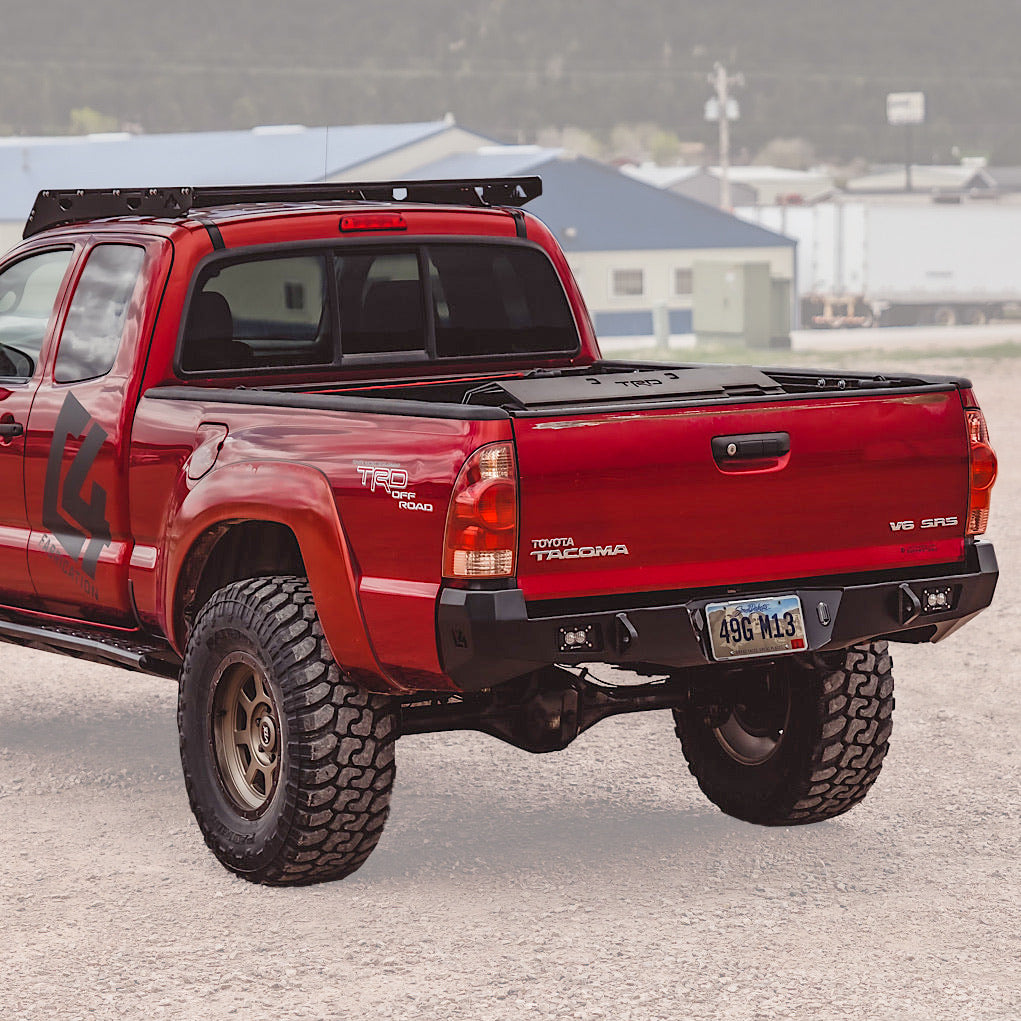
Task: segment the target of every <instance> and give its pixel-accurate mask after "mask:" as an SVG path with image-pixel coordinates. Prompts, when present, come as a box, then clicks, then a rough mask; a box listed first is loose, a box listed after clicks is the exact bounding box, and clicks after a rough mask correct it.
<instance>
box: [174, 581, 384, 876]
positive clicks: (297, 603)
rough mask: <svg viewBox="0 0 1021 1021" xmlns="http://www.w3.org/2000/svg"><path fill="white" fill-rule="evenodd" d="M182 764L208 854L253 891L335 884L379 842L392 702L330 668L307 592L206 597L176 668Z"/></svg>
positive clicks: (277, 589)
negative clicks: (178, 672) (254, 888)
mask: <svg viewBox="0 0 1021 1021" xmlns="http://www.w3.org/2000/svg"><path fill="white" fill-rule="evenodd" d="M177 719H178V726H179V730H180V744H181V764H182V767H183V769H184V779H185V784H186V786H187V790H188V798H189V801H190V802H191V807H192V811H193V812H194V813H195V818H196V820H197V821H198V824H199V828H200V829H201V831H202V835H203V836H204V837H205V841H206V844H207V845H208V846H209V848H210V849H211V850H212V852H213V854H215V855H216V857H217V858H219V860H220V861H221V862H222V863H223V865H225V866H226V867H227V868H228V869H230V870H231V871H233V872H236V873H237V874H238V875H240V876H243V877H244V878H245V879H248V880H250V881H252V882H257V883H266V884H272V885H293V884H302V883H314V882H322V881H325V880H331V879H342V878H343V877H344V876H347V875H350V874H351V873H352V872H354V871H355V870H356V869H357V868H358V867H359V866H360V865H361V864H362V863H363V862H364V861H365V859H366V858H368V856H369V854H370V853H371V852H372V850H373V848H374V847H375V846H376V843H377V842H378V840H379V838H380V835H381V833H382V831H383V824H384V822H385V821H386V817H387V813H388V811H389V806H390V790H391V787H392V786H393V779H394V741H395V737H396V720H395V717H394V713H393V709H392V705H391V702H390V700H389V699H388V698H386V697H385V696H382V695H376V694H371V693H369V692H366V691H363V690H361V689H359V688H357V687H356V686H355V685H353V684H352V683H350V681H349V680H347V679H346V678H345V676H344V674H343V672H342V671H341V669H340V668H339V667H338V665H337V663H336V662H335V661H334V659H333V656H332V654H331V652H330V649H329V647H328V646H327V644H326V640H325V638H324V637H323V632H322V629H321V628H320V626H319V618H318V616H317V614H316V609H315V604H314V603H313V601H312V594H311V592H310V591H309V588H308V585H307V583H306V582H305V580H304V579H301V578H291V577H272V578H255V579H250V580H247V581H241V582H237V583H235V584H232V585H228V586H226V587H225V588H222V589H220V590H219V591H218V592H215V593H214V594H213V595H212V597H211V598H210V599H209V602H208V603H206V605H205V606H204V607H203V608H202V610H201V611H200V612H199V614H198V617H197V619H196V621H195V627H194V628H193V629H192V633H191V637H190V639H189V641H188V647H187V651H186V654H185V658H184V664H183V666H182V669H181V684H180V696H179V701H178V711H177Z"/></svg>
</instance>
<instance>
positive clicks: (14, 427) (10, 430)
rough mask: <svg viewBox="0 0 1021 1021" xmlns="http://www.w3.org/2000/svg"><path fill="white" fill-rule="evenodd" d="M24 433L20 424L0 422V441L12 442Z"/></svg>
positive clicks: (23, 428)
mask: <svg viewBox="0 0 1021 1021" xmlns="http://www.w3.org/2000/svg"><path fill="white" fill-rule="evenodd" d="M24 432H25V427H24V426H23V425H22V424H21V423H20V422H10V421H0V439H5V440H13V439H14V437H15V436H22V435H23V434H24Z"/></svg>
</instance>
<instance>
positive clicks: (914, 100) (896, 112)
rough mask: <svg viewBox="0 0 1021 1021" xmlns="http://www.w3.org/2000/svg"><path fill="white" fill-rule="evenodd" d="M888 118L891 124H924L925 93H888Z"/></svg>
mask: <svg viewBox="0 0 1021 1021" xmlns="http://www.w3.org/2000/svg"><path fill="white" fill-rule="evenodd" d="M886 120H887V122H888V123H889V124H922V123H923V122H924V121H925V93H924V92H890V93H888V94H887V97H886Z"/></svg>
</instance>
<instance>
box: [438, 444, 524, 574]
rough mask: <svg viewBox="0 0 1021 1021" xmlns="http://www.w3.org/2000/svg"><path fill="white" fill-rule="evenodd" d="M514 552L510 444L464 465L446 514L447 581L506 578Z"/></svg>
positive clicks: (513, 473)
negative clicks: (454, 579)
mask: <svg viewBox="0 0 1021 1021" xmlns="http://www.w3.org/2000/svg"><path fill="white" fill-rule="evenodd" d="M517 547H518V473H517V467H516V465H515V463H514V448H513V447H512V446H511V444H510V443H490V444H489V445H488V446H485V447H480V448H479V449H478V450H476V451H475V453H474V454H472V456H471V457H469V458H468V460H467V461H465V463H464V467H463V468H462V469H461V472H460V474H459V475H458V476H457V481H456V482H455V483H454V492H453V493H452V494H451V497H450V509H449V510H448V511H447V528H446V533H445V535H444V540H443V575H444V577H446V578H508V577H510V576H511V575H513V574H514V558H515V553H516V551H517Z"/></svg>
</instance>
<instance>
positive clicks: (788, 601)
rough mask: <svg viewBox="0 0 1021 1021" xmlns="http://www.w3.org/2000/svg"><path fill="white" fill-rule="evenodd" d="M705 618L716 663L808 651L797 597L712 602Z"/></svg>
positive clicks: (706, 610) (707, 608)
mask: <svg viewBox="0 0 1021 1021" xmlns="http://www.w3.org/2000/svg"><path fill="white" fill-rule="evenodd" d="M705 616H706V624H707V625H708V628H709V641H710V644H711V646H712V650H713V658H714V659H717V660H728V659H743V658H744V657H745V656H775V655H777V653H783V652H801V651H803V650H804V649H806V648H808V643H807V642H806V641H805V621H804V618H803V617H802V614H801V600H800V599H799V598H798V597H797V596H769V597H760V598H757V599H739V600H735V601H733V602H728V603H709V605H708V606H706V608H705Z"/></svg>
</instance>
